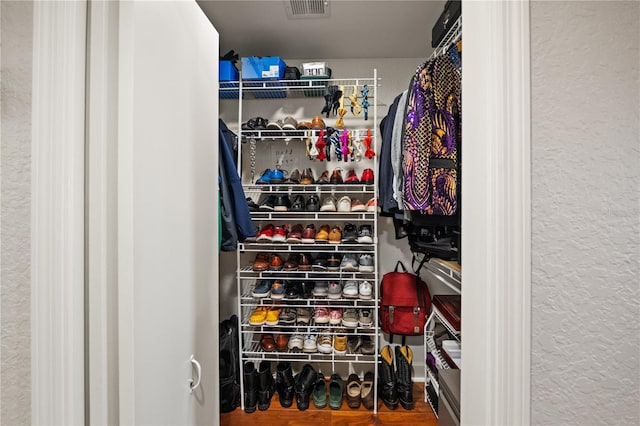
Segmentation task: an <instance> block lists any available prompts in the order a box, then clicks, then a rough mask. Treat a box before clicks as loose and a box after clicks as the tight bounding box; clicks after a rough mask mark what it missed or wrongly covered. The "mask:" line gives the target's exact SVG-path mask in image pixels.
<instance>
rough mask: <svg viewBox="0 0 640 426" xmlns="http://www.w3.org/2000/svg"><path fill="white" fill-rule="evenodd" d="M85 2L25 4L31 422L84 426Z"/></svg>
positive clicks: (38, 2)
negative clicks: (29, 63) (29, 92)
mask: <svg viewBox="0 0 640 426" xmlns="http://www.w3.org/2000/svg"><path fill="white" fill-rule="evenodd" d="M86 7H87V5H86V2H85V1H74V2H45V1H37V2H34V5H33V13H34V21H33V28H34V35H33V53H34V54H33V104H32V108H33V115H32V119H33V122H32V126H33V127H32V129H33V131H32V151H31V153H32V159H31V197H32V199H31V206H32V213H31V348H32V351H31V392H32V396H31V422H32V424H36V425H39V424H83V423H84V422H85V416H84V414H85V389H84V386H85V380H84V378H85V375H84V365H85V345H84V343H85V340H84V331H85V327H84V317H85V316H84V306H85V300H84V294H85V293H84V282H85V277H84V272H85V271H84V254H85V251H84V223H85V222H84V202H85V198H84V166H85V164H84V154H85V145H84V143H85V135H84V131H85V121H84V114H85V64H86V60H85V46H86Z"/></svg>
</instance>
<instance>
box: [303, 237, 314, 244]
mask: <svg viewBox="0 0 640 426" xmlns="http://www.w3.org/2000/svg"><path fill="white" fill-rule="evenodd" d="M300 241H301V242H302V244H313V243H315V242H316V240H315V238H314V239H311V238H303V239H301V240H300Z"/></svg>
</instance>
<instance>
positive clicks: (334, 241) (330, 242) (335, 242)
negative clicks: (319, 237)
mask: <svg viewBox="0 0 640 426" xmlns="http://www.w3.org/2000/svg"><path fill="white" fill-rule="evenodd" d="M341 242H342V240H338V241H336V240H329V244H340V243H341Z"/></svg>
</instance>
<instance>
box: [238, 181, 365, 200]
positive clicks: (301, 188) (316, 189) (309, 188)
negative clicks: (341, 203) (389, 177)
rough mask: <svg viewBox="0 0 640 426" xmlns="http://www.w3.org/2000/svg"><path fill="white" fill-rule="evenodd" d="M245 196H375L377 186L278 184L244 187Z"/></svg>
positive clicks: (355, 184)
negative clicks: (264, 194)
mask: <svg viewBox="0 0 640 426" xmlns="http://www.w3.org/2000/svg"><path fill="white" fill-rule="evenodd" d="M242 187H243V189H244V192H245V194H246V195H247V196H248V197H250V196H251V195H250V194H255V195H260V194H261V193H269V194H289V195H291V194H302V195H308V194H319V193H323V194H353V195H358V194H367V195H371V196H373V194H374V192H375V185H366V184H358V183H353V184H349V185H345V184H343V185H333V184H330V183H327V184H320V185H299V184H288V183H278V184H272V185H253V184H249V185H242Z"/></svg>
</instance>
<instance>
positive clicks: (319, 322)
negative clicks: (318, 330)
mask: <svg viewBox="0 0 640 426" xmlns="http://www.w3.org/2000/svg"><path fill="white" fill-rule="evenodd" d="M313 322H315V323H316V324H329V318H326V319H325V318H316V319H314V320H313Z"/></svg>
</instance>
